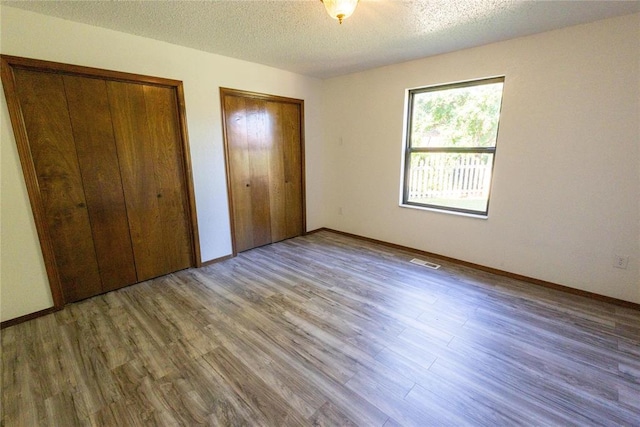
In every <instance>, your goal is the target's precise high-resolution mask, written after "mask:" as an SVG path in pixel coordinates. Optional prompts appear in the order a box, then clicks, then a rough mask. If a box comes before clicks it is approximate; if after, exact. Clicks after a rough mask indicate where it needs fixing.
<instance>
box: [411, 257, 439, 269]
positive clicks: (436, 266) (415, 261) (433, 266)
mask: <svg viewBox="0 0 640 427" xmlns="http://www.w3.org/2000/svg"><path fill="white" fill-rule="evenodd" d="M409 262H410V263H413V264H418V265H421V266H423V267H427V268H430V269H432V270H437V269H439V268H440V264H434V263H433V262H429V261H424V260H422V259H418V258H414V259H412V260H411V261H409Z"/></svg>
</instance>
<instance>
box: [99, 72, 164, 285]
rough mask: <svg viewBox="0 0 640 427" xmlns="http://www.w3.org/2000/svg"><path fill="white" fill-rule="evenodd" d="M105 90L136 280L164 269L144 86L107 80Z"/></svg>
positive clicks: (156, 274)
mask: <svg viewBox="0 0 640 427" xmlns="http://www.w3.org/2000/svg"><path fill="white" fill-rule="evenodd" d="M107 92H108V95H109V105H110V108H111V117H112V120H113V130H114V135H115V139H116V147H117V149H118V157H119V161H120V162H119V165H120V173H121V176H122V187H123V190H124V197H125V204H126V207H127V217H128V219H129V229H130V232H131V243H132V246H133V254H134V258H135V262H136V272H137V275H138V281H143V280H146V279H149V278H152V277H156V276H159V275H160V274H162V273H158V272H162V271H165V265H164V264H165V262H164V258H165V257H164V255H163V253H162V250H163V239H162V219H161V217H160V208H159V206H158V193H157V191H156V190H157V189H156V183H155V167H154V164H153V158H154V156H155V148H154V147H153V140H152V139H151V136H150V135H149V126H148V120H147V111H146V103H145V98H144V87H143V85H139V84H134V83H123V82H115V81H108V82H107Z"/></svg>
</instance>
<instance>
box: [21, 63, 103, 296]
mask: <svg viewBox="0 0 640 427" xmlns="http://www.w3.org/2000/svg"><path fill="white" fill-rule="evenodd" d="M14 76H15V82H16V86H17V96H18V99H19V102H20V105H21V109H22V114H23V118H24V126H25V129H26V133H27V136H28V138H29V144H30V151H31V157H32V159H33V164H34V168H35V171H36V175H37V179H38V188H39V192H40V196H41V201H42V204H43V208H44V213H45V217H46V223H47V228H48V233H49V235H50V236H51V242H52V245H53V248H54V253H55V262H56V266H57V268H58V274H59V275H60V281H61V283H62V285H63V289H64V299H65V301H78V300H80V299H83V298H87V297H89V296H92V295H96V294H98V293H100V292H101V291H102V281H101V278H100V271H99V267H98V262H97V258H96V251H95V247H94V243H93V237H92V230H91V222H90V219H89V213H88V211H87V200H86V198H85V189H84V185H83V180H82V175H81V171H80V166H79V163H78V156H77V153H76V147H75V143H74V135H73V131H72V127H71V120H70V117H69V111H68V108H67V100H66V95H65V88H64V82H63V79H62V76H61V75H57V74H51V73H42V72H35V71H30V70H21V69H18V70H15V72H14Z"/></svg>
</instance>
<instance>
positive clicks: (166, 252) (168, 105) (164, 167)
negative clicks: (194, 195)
mask: <svg viewBox="0 0 640 427" xmlns="http://www.w3.org/2000/svg"><path fill="white" fill-rule="evenodd" d="M144 98H145V105H146V110H147V119H148V123H147V126H148V127H149V136H150V137H151V141H152V144H153V145H152V146H153V148H154V156H153V160H154V162H153V166H154V176H155V182H156V189H157V190H156V193H157V197H158V208H159V214H160V218H161V228H162V248H161V252H162V255H163V256H164V265H165V269H164V271H162V272H161V273H160V274H165V273H169V272H172V271H177V270H182V269H184V268H187V267H190V266H192V265H194V262H193V260H192V242H191V233H190V229H189V202H188V192H187V185H186V176H185V171H184V165H183V161H182V160H183V159H184V157H185V153H183V152H182V145H181V144H180V127H179V119H178V111H177V105H178V103H177V100H176V94H175V92H174V90H173V89H171V88H166V87H160V86H151V85H145V86H144Z"/></svg>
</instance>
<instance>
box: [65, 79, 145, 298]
mask: <svg viewBox="0 0 640 427" xmlns="http://www.w3.org/2000/svg"><path fill="white" fill-rule="evenodd" d="M63 80H64V87H65V92H66V96H67V104H68V108H69V116H70V118H71V126H72V128H73V138H74V141H75V147H76V152H77V155H78V163H79V165H80V171H81V173H82V181H83V185H84V194H85V197H86V200H87V210H88V212H89V218H90V220H91V230H92V235H93V241H94V246H95V250H96V256H97V259H98V265H99V268H100V277H101V279H102V291H110V290H114V289H118V288H121V287H123V286H127V285H130V284H132V283H135V282H137V275H136V270H135V261H134V259H133V249H132V246H131V237H130V235H129V223H128V221H127V210H126V206H125V201H124V193H123V191H122V179H121V178H120V168H119V162H118V153H117V150H116V143H115V138H114V135H113V125H112V120H111V111H110V109H109V98H108V96H107V87H106V82H105V81H104V80H100V79H90V78H87V77H78V76H64V77H63Z"/></svg>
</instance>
